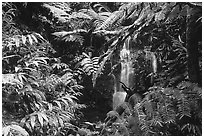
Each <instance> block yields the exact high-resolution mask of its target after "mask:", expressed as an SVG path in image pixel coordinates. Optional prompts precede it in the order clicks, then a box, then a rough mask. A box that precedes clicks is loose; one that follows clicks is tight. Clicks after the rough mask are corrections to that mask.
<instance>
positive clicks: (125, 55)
mask: <svg viewBox="0 0 204 138" xmlns="http://www.w3.org/2000/svg"><path fill="white" fill-rule="evenodd" d="M120 60H121V74H120V81H121V82H123V83H124V84H125V85H126V86H127V87H128V88H131V87H132V83H133V79H132V78H133V75H134V74H133V73H134V71H133V67H132V61H131V53H130V47H129V38H128V39H127V41H126V42H125V43H124V45H123V48H122V50H121V51H120ZM119 91H124V90H123V88H122V86H121V85H120V88H119Z"/></svg>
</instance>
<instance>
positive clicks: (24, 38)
mask: <svg viewBox="0 0 204 138" xmlns="http://www.w3.org/2000/svg"><path fill="white" fill-rule="evenodd" d="M22 42H23V44H24V45H25V44H26V37H25V36H24V35H22Z"/></svg>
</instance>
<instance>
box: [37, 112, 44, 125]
mask: <svg viewBox="0 0 204 138" xmlns="http://www.w3.org/2000/svg"><path fill="white" fill-rule="evenodd" d="M37 115H38V121H39V123H40V125H41V127H43V117H42V115H41V113H38V114H37Z"/></svg>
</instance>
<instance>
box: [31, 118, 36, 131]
mask: <svg viewBox="0 0 204 138" xmlns="http://www.w3.org/2000/svg"><path fill="white" fill-rule="evenodd" d="M35 120H36V117H35V116H34V115H33V116H31V117H30V124H31V127H32V128H33V129H34V127H35Z"/></svg>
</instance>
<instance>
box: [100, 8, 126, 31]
mask: <svg viewBox="0 0 204 138" xmlns="http://www.w3.org/2000/svg"><path fill="white" fill-rule="evenodd" d="M123 16H124V12H123V11H115V12H113V13H112V14H111V15H110V16H109V17H108V18H107V19H106V20H105V21H104V22H103V24H102V25H101V26H100V27H98V28H96V30H101V29H103V30H106V29H107V28H108V27H112V26H113V25H114V24H115V23H117V22H118V21H119V20H121V18H123Z"/></svg>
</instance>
